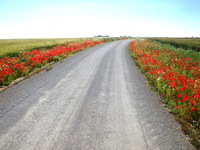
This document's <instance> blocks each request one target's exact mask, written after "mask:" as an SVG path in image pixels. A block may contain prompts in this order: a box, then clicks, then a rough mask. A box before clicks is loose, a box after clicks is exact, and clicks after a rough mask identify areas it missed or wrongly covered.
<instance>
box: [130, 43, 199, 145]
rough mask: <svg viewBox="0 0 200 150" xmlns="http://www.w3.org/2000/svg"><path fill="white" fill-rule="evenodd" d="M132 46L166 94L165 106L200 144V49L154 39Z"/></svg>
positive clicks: (137, 59)
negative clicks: (179, 47) (186, 48)
mask: <svg viewBox="0 0 200 150" xmlns="http://www.w3.org/2000/svg"><path fill="white" fill-rule="evenodd" d="M129 50H130V54H131V56H132V58H133V59H134V61H135V63H136V64H137V65H138V66H139V67H140V68H141V70H142V71H143V72H144V73H145V75H146V77H147V78H148V79H149V83H150V84H151V85H152V87H154V88H155V89H156V91H157V92H158V93H159V94H160V95H161V96H162V97H163V100H162V101H161V103H162V104H163V106H165V107H168V111H169V112H171V113H173V114H174V115H175V118H176V119H177V120H179V122H180V123H182V124H183V130H184V131H185V132H186V134H188V135H189V137H190V140H191V142H192V143H193V144H194V145H195V146H196V147H200V52H197V51H193V50H192V51H188V50H183V49H177V48H175V47H173V46H171V45H167V44H161V43H159V42H156V41H152V40H136V41H133V42H131V43H130V45H129Z"/></svg>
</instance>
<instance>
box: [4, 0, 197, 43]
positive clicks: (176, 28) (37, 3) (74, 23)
mask: <svg viewBox="0 0 200 150" xmlns="http://www.w3.org/2000/svg"><path fill="white" fill-rule="evenodd" d="M199 16H200V0H115V1H114V0H101V1H99V0H98V1H97V0H84V1H81V0H0V18H1V21H0V39H6V38H68V37H92V36H95V35H109V36H159V37H160V36H161V37H186V36H187V37H191V36H194V37H197V36H198V37H200V17H199Z"/></svg>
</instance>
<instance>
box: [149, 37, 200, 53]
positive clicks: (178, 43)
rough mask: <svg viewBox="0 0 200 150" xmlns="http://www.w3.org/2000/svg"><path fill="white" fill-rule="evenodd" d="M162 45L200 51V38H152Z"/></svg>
mask: <svg viewBox="0 0 200 150" xmlns="http://www.w3.org/2000/svg"><path fill="white" fill-rule="evenodd" d="M151 40H156V41H158V42H161V43H164V44H170V45H172V46H175V47H177V48H183V49H190V50H191V49H192V50H196V51H200V38H152V39H151Z"/></svg>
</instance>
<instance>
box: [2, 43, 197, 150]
mask: <svg viewBox="0 0 200 150" xmlns="http://www.w3.org/2000/svg"><path fill="white" fill-rule="evenodd" d="M130 42H131V40H120V41H114V42H109V43H104V44H100V45H98V46H95V47H91V48H88V49H87V50H84V51H82V52H79V53H77V54H74V55H73V56H71V57H69V58H67V59H65V60H64V61H63V62H62V63H60V62H58V63H56V64H54V65H53V69H52V70H50V71H45V70H44V71H42V72H40V73H38V74H35V75H33V76H31V77H30V78H28V79H26V80H24V81H22V82H20V83H18V84H16V85H14V86H12V87H10V88H8V89H7V90H5V91H3V92H2V93H0V150H18V149H20V150H98V149H99V150H150V149H151V150H169V149H170V150H191V149H194V147H193V146H192V145H191V144H190V143H189V142H188V140H187V138H186V136H185V135H184V134H183V133H182V132H181V130H180V126H179V124H178V123H177V122H175V121H174V119H173V116H172V115H171V114H169V113H168V112H167V110H166V108H164V107H162V105H161V104H160V102H159V99H160V97H159V96H158V95H156V94H155V93H154V92H153V91H151V90H150V88H149V86H148V85H147V84H146V80H145V79H144V77H143V75H142V74H141V73H140V72H139V70H138V69H137V67H136V66H135V65H134V63H133V61H132V60H131V58H130V56H129V54H128V44H129V43H130Z"/></svg>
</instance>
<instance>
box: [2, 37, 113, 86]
mask: <svg viewBox="0 0 200 150" xmlns="http://www.w3.org/2000/svg"><path fill="white" fill-rule="evenodd" d="M106 41H109V40H108V39H106V40H104V39H98V40H97V39H95V40H80V41H74V42H67V43H64V44H59V45H57V46H54V47H52V48H49V49H41V50H40V49H33V50H31V51H23V52H20V53H19V55H18V56H15V57H7V56H5V57H3V58H1V59H0V86H4V85H9V84H10V83H11V82H12V81H14V80H15V79H17V78H19V77H24V76H27V75H28V74H29V73H30V72H32V71H34V70H35V69H37V68H41V67H43V66H45V65H46V64H48V63H51V62H55V61H59V60H61V59H63V58H65V57H67V56H69V55H71V54H73V53H75V52H78V51H80V50H83V49H85V48H87V47H90V46H94V45H96V44H100V43H104V42H106Z"/></svg>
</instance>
